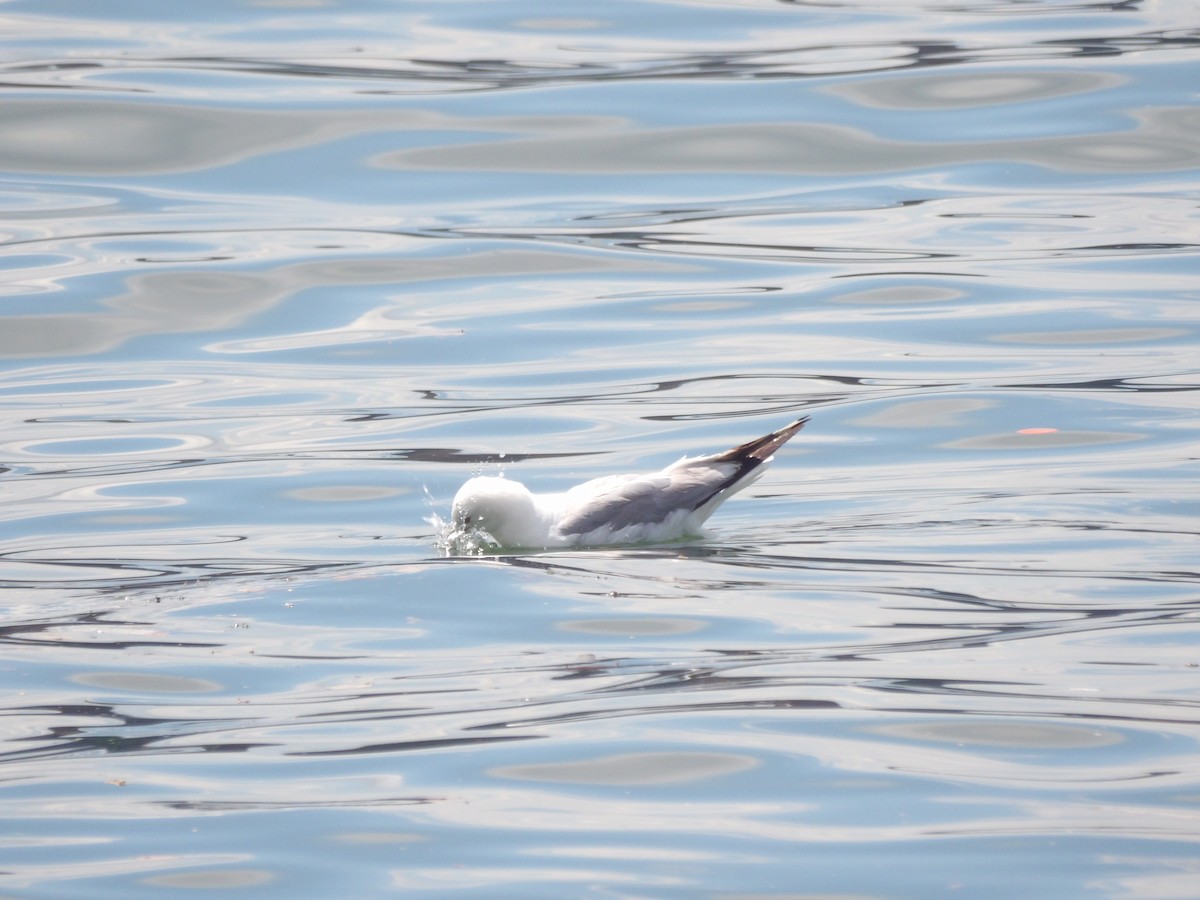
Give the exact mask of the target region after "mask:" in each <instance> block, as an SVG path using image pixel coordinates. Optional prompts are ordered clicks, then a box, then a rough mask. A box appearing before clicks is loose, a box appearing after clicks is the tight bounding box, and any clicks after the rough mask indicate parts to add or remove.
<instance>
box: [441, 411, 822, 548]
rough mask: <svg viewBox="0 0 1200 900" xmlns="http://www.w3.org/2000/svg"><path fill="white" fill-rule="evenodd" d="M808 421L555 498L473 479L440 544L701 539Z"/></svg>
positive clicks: (514, 484)
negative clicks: (723, 507)
mask: <svg viewBox="0 0 1200 900" xmlns="http://www.w3.org/2000/svg"><path fill="white" fill-rule="evenodd" d="M807 422H808V416H804V417H803V418H800V419H797V420H796V421H795V422H792V423H791V424H790V425H786V426H784V427H783V428H780V429H779V430H778V431H773V432H771V433H770V434H768V435H765V436H763V437H760V438H755V439H754V440H752V441H748V442H747V443H745V444H741V445H739V446H737V447H734V448H733V449H731V450H726V451H725V452H723V453H715V454H712V455H711V456H696V457H686V456H685V457H684V458H683V459H681V460H679V462H677V463H673V464H672V465H669V466H667V467H666V468H665V469H663V470H662V471H660V472H652V473H649V474H645V475H607V476H604V477H602V478H595V479H592V480H591V481H586V482H584V483H583V484H580V485H577V486H576V487H573V488H571V489H570V490H568V491H564V492H561V493H556V494H535V493H533V492H532V491H530V490H529V489H528V488H527V487H525V485H523V484H521V483H520V482H519V481H514V480H513V479H511V478H496V477H489V476H481V477H478V478H472V479H471V480H470V481H468V482H467V483H466V484H464V485H463V486H462V487H461V488H459V491H458V493H457V494H456V495H455V497H454V506H453V510H452V513H451V522H450V528H451V530H450V532H449V534H448V535H447V536H446V545H447V547H450V548H455V547H468V548H471V549H474V550H476V552H478V551H479V550H480V549H481V548H482V547H484V546H487V545H491V546H493V547H498V548H504V549H527V550H530V549H550V548H558V547H597V546H614V545H619V544H642V543H659V542H665V541H673V540H677V539H678V538H681V537H684V536H687V535H700V534H702V533H703V532H702V526H703V525H704V522H705V521H706V520H707V519H708V517H709V516H711V515H712V514H713V513H714V512H715V511H716V509H717V507H719V506H720V505H721V504H722V503H724V502H725V501H726V500H728V499H729V498H730V497H732V496H733V495H734V494H736V493H737V492H738V491H741V490H743V489H745V488H747V487H749V486H750V485H752V484H753V483H754V482H756V481H757V480H758V479H759V478H761V477H762V475H763V473H764V472H765V471H766V469H767V464H768V463H770V462H771V460H772V459H773V458H774V454H775V451H776V450H778V449H779V448H780V447H782V446H783V445H784V444H785V443H787V441H788V440H789V439H790V438H791V437H792V435H794V434H795V433H796V432H798V431H799V430H800V429H801V428H803V427H804V426H805V424H806V423H807Z"/></svg>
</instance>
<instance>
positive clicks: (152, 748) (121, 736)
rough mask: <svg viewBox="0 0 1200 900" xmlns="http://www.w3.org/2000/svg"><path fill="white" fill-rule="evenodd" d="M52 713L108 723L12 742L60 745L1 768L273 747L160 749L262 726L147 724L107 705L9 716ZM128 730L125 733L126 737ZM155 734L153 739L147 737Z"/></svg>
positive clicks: (8, 757)
mask: <svg viewBox="0 0 1200 900" xmlns="http://www.w3.org/2000/svg"><path fill="white" fill-rule="evenodd" d="M31 713H34V714H36V713H42V714H46V713H50V714H54V715H61V716H70V717H72V718H86V719H102V720H104V723H103V724H100V725H62V726H53V727H50V728H48V729H46V733H45V734H41V735H30V736H26V737H20V738H13V739H11V740H12V741H14V742H16V741H28V742H39V743H42V742H45V741H48V740H53V741H56V742H57V743H55V744H52V745H51V746H43V747H37V748H34V749H32V750H13V751H7V752H4V753H0V764H3V763H5V762H26V761H29V760H33V759H59V758H62V757H68V756H90V755H99V754H103V755H107V756H135V755H145V754H148V753H157V754H175V753H216V752H220V753H242V752H245V751H247V750H251V749H255V748H258V747H270V746H274V745H273V744H270V743H246V742H228V743H204V744H198V745H186V746H181V747H159V746H158V744H160V743H161V742H162V741H169V740H176V739H179V738H186V737H195V736H198V735H205V736H208V735H212V734H215V733H218V732H221V731H237V730H240V729H243V728H247V727H251V726H257V725H259V724H261V722H260V721H259V720H246V719H229V718H226V719H209V720H204V721H194V720H178V719H163V718H154V719H151V718H145V717H142V716H137V715H130V714H128V713H124V712H121V711H120V710H119V709H118V708H117V707H115V706H112V705H109V704H102V703H92V704H63V705H39V706H28V707H18V708H15V709H12V710H5V712H4V714H6V715H21V714H31ZM122 729H124V730H125V733H121V730H122ZM150 729H154V731H153V733H147V731H149V730H150Z"/></svg>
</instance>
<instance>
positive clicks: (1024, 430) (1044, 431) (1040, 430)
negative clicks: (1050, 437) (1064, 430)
mask: <svg viewBox="0 0 1200 900" xmlns="http://www.w3.org/2000/svg"><path fill="white" fill-rule="evenodd" d="M1057 432H1058V429H1057V428H1021V429H1018V430H1017V434H1056V433H1057Z"/></svg>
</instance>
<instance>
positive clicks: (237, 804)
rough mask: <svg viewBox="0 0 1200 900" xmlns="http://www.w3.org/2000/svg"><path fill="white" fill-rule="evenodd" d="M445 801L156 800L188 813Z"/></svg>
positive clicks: (418, 798)
mask: <svg viewBox="0 0 1200 900" xmlns="http://www.w3.org/2000/svg"><path fill="white" fill-rule="evenodd" d="M442 799H444V798H442V797H354V798H351V799H348V800H281V801H266V800H262V801H260V800H155V801H154V803H155V804H156V805H158V806H162V807H165V808H167V809H179V810H186V811H188V812H248V811H254V810H264V811H265V810H281V809H367V808H376V807H389V806H424V805H426V804H429V803H436V802H437V801H439V800H442Z"/></svg>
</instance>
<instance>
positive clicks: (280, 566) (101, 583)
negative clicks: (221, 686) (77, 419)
mask: <svg viewBox="0 0 1200 900" xmlns="http://www.w3.org/2000/svg"><path fill="white" fill-rule="evenodd" d="M245 539H246V538H245V537H241V536H238V537H236V538H232V539H231V540H237V541H243V540H245ZM203 543H204V544H207V545H212V544H217V543H221V541H220V540H219V539H218V538H215V537H214V538H213V539H210V540H206V541H204V542H203ZM179 546H190V545H188V544H180V545H179ZM44 549H46V550H53V549H55V548H44ZM68 549H73V548H68ZM27 552H28V551H14V553H21V554H22V555H21V556H19V557H17V556H13V555H11V554H0V559H4V558H6V557H8V562H9V563H23V564H27V565H32V566H37V565H46V566H60V565H64V561H63V560H61V559H59V558H57V557H53V556H49V557H35V556H28V555H24V554H26V553H27ZM70 562H71V565H73V566H76V567H82V568H95V569H99V570H101V571H102V572H103V571H107V570H110V569H128V570H130V572H131V577H132V573H137V577H136V580H131V579H130V578H113V577H106V578H94V579H91V580H88V581H86V582H84V581H82V580H75V579H71V580H66V581H62V580H48V579H38V580H28V581H16V580H12V579H7V580H5V581H3V582H0V590H15V589H20V590H31V589H33V590H36V589H45V588H47V587H50V588H55V589H66V590H87V591H88V592H89V593H98V594H100V595H106V594H124V593H127V592H128V591H131V590H150V589H153V590H160V591H161V590H166V589H169V588H172V587H179V586H189V585H198V584H201V583H204V584H213V583H215V582H219V581H224V580H228V579H239V578H263V577H279V576H285V575H291V576H299V575H305V576H312V575H317V574H320V573H323V572H333V571H341V570H347V569H359V568H370V567H372V566H374V565H377V564H374V563H372V564H363V563H359V562H325V561H321V562H312V561H303V560H265V559H260V560H256V561H255V560H252V561H247V560H241V559H176V560H173V561H172V562H171V563H170V564H165V563H163V562H162V561H161V560H132V561H127V562H122V561H114V560H112V559H105V558H97V559H94V560H71V561H70ZM106 614H107V612H100V613H95V614H94V615H106ZM133 624H146V623H133ZM87 646H104V645H94V644H88V645H87ZM205 646H207V645H205Z"/></svg>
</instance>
